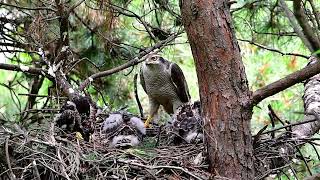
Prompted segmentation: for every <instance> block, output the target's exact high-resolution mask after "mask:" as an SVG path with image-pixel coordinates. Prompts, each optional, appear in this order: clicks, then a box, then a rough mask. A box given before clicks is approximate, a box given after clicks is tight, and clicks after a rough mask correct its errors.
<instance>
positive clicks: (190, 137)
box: [185, 132, 203, 143]
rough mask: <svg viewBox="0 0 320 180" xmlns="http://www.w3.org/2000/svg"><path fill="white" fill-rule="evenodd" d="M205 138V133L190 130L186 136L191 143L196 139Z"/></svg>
mask: <svg viewBox="0 0 320 180" xmlns="http://www.w3.org/2000/svg"><path fill="white" fill-rule="evenodd" d="M197 139H198V140H203V134H202V133H198V132H189V133H188V134H187V136H186V137H185V140H186V141H187V142H188V143H191V142H192V141H194V140H197Z"/></svg>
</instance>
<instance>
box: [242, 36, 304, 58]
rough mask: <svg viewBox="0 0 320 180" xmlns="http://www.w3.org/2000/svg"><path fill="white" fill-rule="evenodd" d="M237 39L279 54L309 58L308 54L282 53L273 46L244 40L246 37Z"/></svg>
mask: <svg viewBox="0 0 320 180" xmlns="http://www.w3.org/2000/svg"><path fill="white" fill-rule="evenodd" d="M238 41H243V42H248V43H250V44H253V45H255V46H258V47H259V48H262V49H266V50H268V51H272V52H276V53H279V54H281V55H282V56H299V57H303V58H306V59H308V58H309V56H306V55H303V54H297V53H284V52H281V51H280V50H278V49H273V48H270V47H267V46H264V45H261V44H258V43H255V42H253V41H250V40H246V39H238Z"/></svg>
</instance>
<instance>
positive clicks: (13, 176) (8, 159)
mask: <svg viewBox="0 0 320 180" xmlns="http://www.w3.org/2000/svg"><path fill="white" fill-rule="evenodd" d="M5 151H6V160H7V165H8V168H9V172H10V175H9V177H10V179H11V180H15V179H16V176H15V175H14V174H13V171H12V167H11V163H10V157H9V138H8V137H7V138H6V144H5Z"/></svg>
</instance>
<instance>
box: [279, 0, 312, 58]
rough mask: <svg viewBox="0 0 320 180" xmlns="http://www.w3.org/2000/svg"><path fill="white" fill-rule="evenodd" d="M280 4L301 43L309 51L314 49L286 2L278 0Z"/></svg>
mask: <svg viewBox="0 0 320 180" xmlns="http://www.w3.org/2000/svg"><path fill="white" fill-rule="evenodd" d="M279 2H280V5H281V7H282V8H283V10H284V13H285V14H286V16H287V18H288V19H289V22H290V24H291V25H292V28H293V29H294V32H296V33H297V35H298V36H299V38H300V39H301V41H302V42H303V44H304V45H305V46H306V47H307V48H308V49H309V51H311V52H313V51H314V49H313V47H312V46H311V44H310V42H309V41H308V40H307V38H306V37H305V35H304V34H303V32H302V30H301V27H300V26H299V25H298V24H297V20H296V18H295V17H294V14H293V13H292V12H291V11H290V9H289V7H288V5H287V3H286V2H285V1H284V0H280V1H279Z"/></svg>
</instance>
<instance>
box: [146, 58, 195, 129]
mask: <svg viewBox="0 0 320 180" xmlns="http://www.w3.org/2000/svg"><path fill="white" fill-rule="evenodd" d="M140 83H141V85H142V87H143V89H144V91H145V92H146V93H147V95H148V97H149V116H148V119H147V120H146V122H145V126H146V127H148V126H149V123H150V122H151V120H152V118H153V117H154V116H155V115H156V114H157V112H158V109H159V106H160V105H162V106H163V108H164V110H165V111H166V112H167V113H168V114H172V113H174V112H175V110H176V109H177V108H178V107H179V106H180V105H182V104H183V103H186V102H189V101H190V94H189V89H188V85H187V82H186V80H185V77H184V75H183V72H182V70H181V69H180V67H179V66H178V65H177V64H176V63H173V62H170V61H167V60H165V59H163V58H162V57H160V56H159V55H158V54H149V55H148V56H147V59H146V61H145V62H143V63H142V66H141V69H140Z"/></svg>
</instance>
